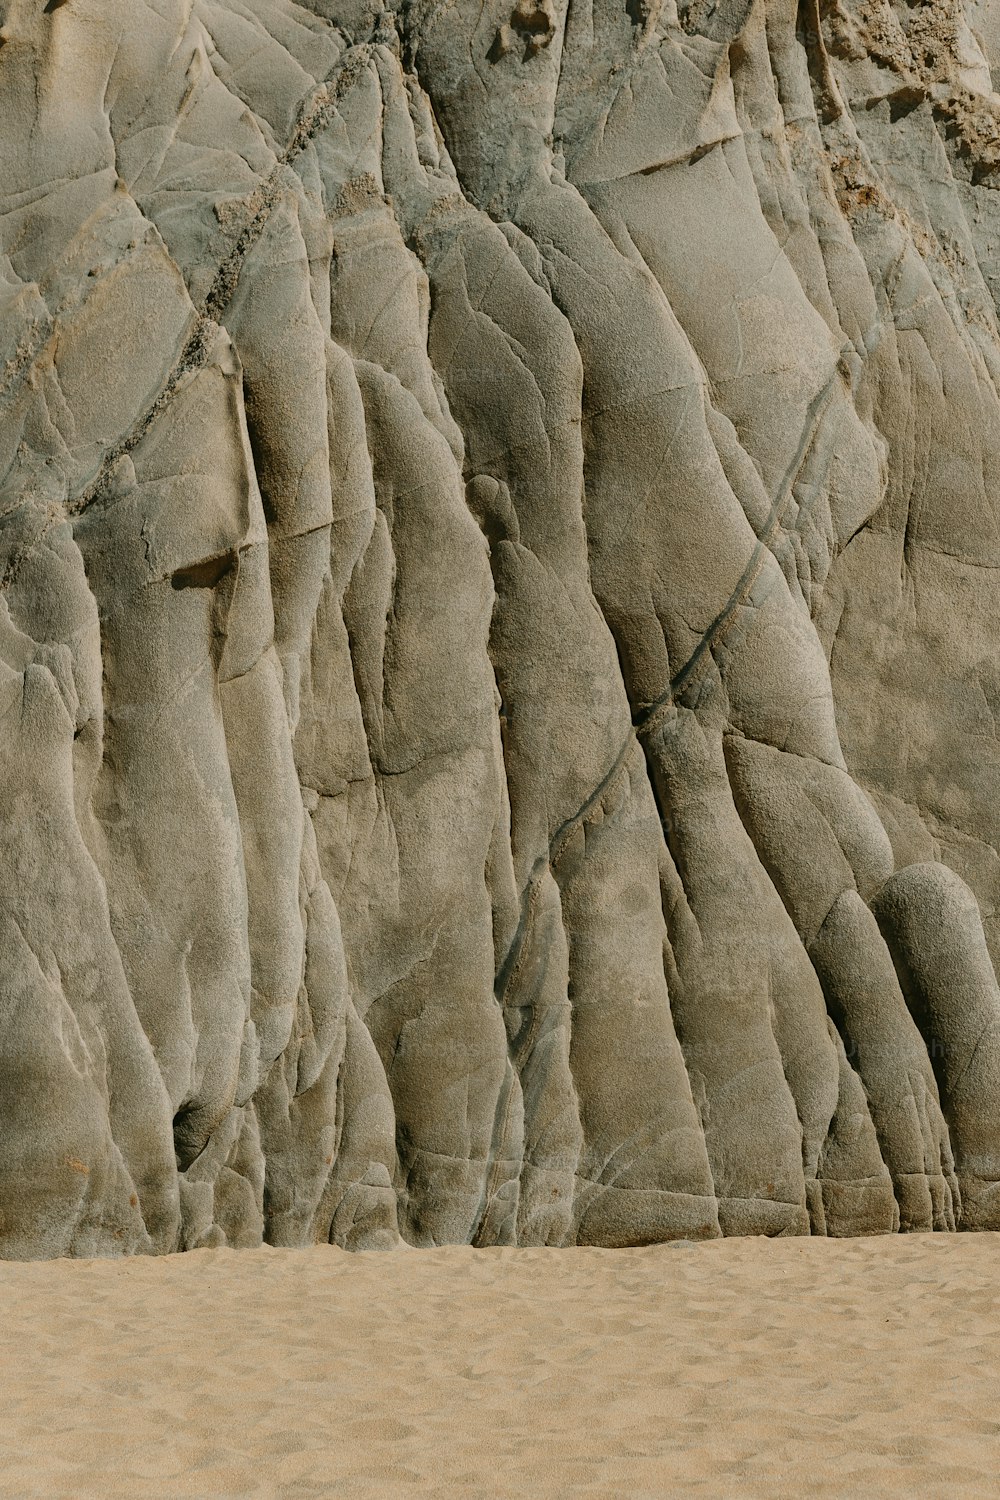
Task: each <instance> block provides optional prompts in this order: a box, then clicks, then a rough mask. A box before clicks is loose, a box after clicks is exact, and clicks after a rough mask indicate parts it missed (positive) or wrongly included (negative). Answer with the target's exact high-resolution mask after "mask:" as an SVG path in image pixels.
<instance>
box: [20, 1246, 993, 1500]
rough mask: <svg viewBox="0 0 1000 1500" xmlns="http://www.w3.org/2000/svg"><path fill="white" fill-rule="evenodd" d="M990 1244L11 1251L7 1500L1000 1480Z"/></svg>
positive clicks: (808, 1487) (972, 1491)
mask: <svg viewBox="0 0 1000 1500" xmlns="http://www.w3.org/2000/svg"><path fill="white" fill-rule="evenodd" d="M998 1273H1000V1235H959V1236H955V1237H945V1236H938V1235H934V1236H930V1235H924V1236H913V1237H907V1238H894V1239H877V1240H875V1239H872V1240H853V1241H843V1240H841V1241H823V1240H778V1241H774V1240H772V1241H768V1240H728V1241H725V1242H719V1243H714V1244H708V1245H699V1246H690V1247H679V1248H678V1247H665V1246H660V1247H655V1248H650V1249H643V1250H614V1251H602V1250H555V1251H553V1250H480V1251H473V1250H467V1249H464V1248H463V1249H457V1248H453V1249H446V1250H437V1251H432V1252H429V1251H422V1252H419V1253H417V1252H403V1251H400V1252H396V1253H392V1254H388V1255H356V1256H350V1255H347V1254H345V1253H343V1252H342V1251H339V1250H334V1249H328V1248H325V1247H324V1248H318V1249H315V1250H310V1251H285V1250H261V1251H239V1252H231V1251H220V1250H208V1251H198V1252H195V1253H193V1254H189V1255H184V1256H171V1257H169V1258H167V1259H161V1260H131V1261H76V1262H71V1261H62V1262H56V1263H49V1264H43V1263H34V1264H29V1265H15V1264H10V1263H7V1264H4V1265H0V1344H2V1371H3V1375H2V1387H0V1448H2V1455H0V1456H2V1469H0V1473H2V1477H0V1493H2V1495H3V1496H4V1497H7V1496H22V1495H23V1496H36V1495H37V1496H44V1497H45V1500H55V1497H59V1496H68V1497H74V1500H75V1497H77V1496H85V1495H86V1496H90V1495H95V1496H102V1497H107V1496H123V1497H124V1496H127V1497H129V1500H132V1497H138V1496H157V1497H167V1496H170V1497H173V1496H198V1497H206V1500H207V1497H211V1500H216V1497H220V1496H253V1497H260V1500H263V1497H271V1496H275V1497H277V1496H280V1497H282V1500H285V1497H298V1496H320V1495H322V1496H335V1497H338V1500H339V1497H342V1496H356V1495H357V1496H379V1497H382V1496H397V1495H398V1496H403V1495H413V1496H424V1495H447V1496H452V1495H454V1496H462V1497H472V1496H489V1497H492V1496H507V1495H510V1496H514V1495H516V1496H529V1497H549V1496H563V1495H572V1496H575V1495H594V1496H608V1497H614V1500H618V1497H621V1496H627V1497H633V1496H645V1495H649V1496H657V1497H659V1496H663V1495H682V1494H683V1495H692V1494H694V1495H709V1496H713V1497H716V1496H730V1495H732V1496H746V1495H762V1496H786V1495H787V1496H790V1497H795V1500H801V1497H813V1496H864V1497H868V1496H872V1495H883V1494H884V1495H900V1496H907V1497H908V1500H912V1497H915V1496H919V1497H920V1500H924V1497H928V1496H942V1497H944V1496H948V1497H952V1496H959V1495H963V1496H964V1495H973V1496H997V1495H1000V1339H998V1333H1000V1274H998Z"/></svg>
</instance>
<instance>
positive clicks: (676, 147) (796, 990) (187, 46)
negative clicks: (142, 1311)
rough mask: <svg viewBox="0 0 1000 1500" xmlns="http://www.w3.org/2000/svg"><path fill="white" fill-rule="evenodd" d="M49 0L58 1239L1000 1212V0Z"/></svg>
mask: <svg viewBox="0 0 1000 1500" xmlns="http://www.w3.org/2000/svg"><path fill="white" fill-rule="evenodd" d="M0 14H2V15H3V27H2V30H0V42H2V46H0V151H2V155H0V199H2V201H0V208H2V217H0V327H2V335H0V348H2V354H0V372H2V381H0V402H2V405H0V475H2V480H0V761H2V771H0V1252H2V1253H3V1254H5V1255H7V1256H25V1257H30V1256H46V1255H61V1254H75V1255H93V1254H108V1253H112V1254H116V1253H127V1252H133V1251H145V1252H149V1251H154V1252H155V1251H168V1250H173V1249H177V1248H187V1247H192V1246H197V1245H212V1244H221V1243H229V1244H231V1245H253V1244H257V1243H259V1242H260V1240H261V1239H262V1237H263V1238H264V1239H266V1240H269V1241H271V1242H272V1243H277V1244H282V1245H296V1244H304V1243H308V1242H311V1241H315V1240H327V1239H329V1240H332V1241H334V1242H336V1243H337V1244H341V1245H346V1246H351V1247H367V1246H383V1245H389V1244H391V1243H394V1242H395V1240H396V1237H397V1234H399V1235H402V1236H403V1237H404V1238H405V1239H406V1240H408V1241H409V1242H411V1243H413V1244H416V1245H429V1244H435V1243H441V1242H445V1241H459V1242H461V1241H471V1242H473V1243H475V1244H477V1245H489V1244H497V1243H504V1244H510V1243H515V1242H516V1243H521V1244H553V1245H559V1244H566V1243H572V1242H577V1243H585V1244H597V1245H626V1244H636V1243H643V1242H648V1241H655V1240H660V1239H667V1238H671V1237H676V1236H684V1237H687V1238H698V1237H705V1236H712V1235H717V1234H719V1233H720V1232H721V1233H723V1234H761V1233H763V1234H770V1235H773V1234H803V1233H810V1232H811V1233H814V1234H834V1235H845V1234H853V1233H861V1232H865V1233H873V1232H888V1231H892V1230H896V1229H910V1230H915V1229H925V1230H926V1229H931V1228H935V1229H950V1228H954V1227H961V1228H986V1227H989V1228H994V1229H996V1228H1000V990H998V986H997V981H996V978H995V975H994V965H995V963H996V960H997V958H998V956H1000V927H998V923H997V916H996V911H997V903H998V899H1000V796H998V792H1000V776H998V772H1000V746H998V719H997V716H998V713H1000V676H998V661H1000V608H998V603H997V597H996V592H995V585H996V578H997V572H998V569H1000V526H998V495H1000V473H998V455H1000V327H998V320H997V301H996V299H997V298H998V297H1000V193H998V192H997V188H998V187H1000V97H998V95H996V94H994V93H993V92H992V85H991V76H990V70H989V63H988V60H987V59H988V56H989V52H990V46H991V43H993V42H994V41H995V42H997V43H998V45H1000V11H998V10H997V9H996V7H995V6H994V7H993V8H992V9H991V7H990V3H989V0H986V3H978V0H977V3H973V4H970V5H968V6H967V8H966V9H965V10H964V11H963V9H962V6H961V4H960V3H958V0H927V3H920V4H916V5H913V6H911V5H908V4H906V3H904V0H896V3H894V4H889V3H888V0H830V3H827V0H822V3H821V4H820V5H818V6H817V5H816V4H815V3H811V0H802V3H801V5H800V6H799V7H798V9H796V6H795V5H794V4H789V3H785V0H746V3H745V0H720V3H717V4H709V3H707V0H693V3H692V4H690V6H687V7H686V8H675V6H674V3H673V0H516V3H514V4H513V5H512V0H485V3H483V0H476V3H473V0H403V3H402V4H401V5H400V6H399V8H398V9H396V10H395V11H391V12H383V13H380V14H377V15H376V14H374V13H373V12H371V11H370V10H369V9H367V8H366V5H365V0H314V3H313V4H312V5H311V7H306V6H304V5H298V4H294V3H292V0H144V3H140V0H48V3H47V4H44V3H43V0H4V3H2V4H0Z"/></svg>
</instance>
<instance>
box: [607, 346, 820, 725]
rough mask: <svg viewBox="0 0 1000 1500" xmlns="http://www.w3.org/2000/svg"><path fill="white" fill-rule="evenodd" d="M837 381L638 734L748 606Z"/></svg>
mask: <svg viewBox="0 0 1000 1500" xmlns="http://www.w3.org/2000/svg"><path fill="white" fill-rule="evenodd" d="M837 378H838V369H837V368H835V369H834V371H833V374H832V375H831V376H830V378H829V380H828V381H827V382H826V384H825V385H824V386H823V388H822V390H820V391H819V392H818V393H817V395H816V396H815V397H814V398H813V401H812V403H811V406H810V408H809V411H808V416H807V420H806V424H805V427H804V428H803V432H802V437H801V439H800V442H799V446H798V448H797V449H796V452H795V455H794V457H793V458H792V461H791V463H790V464H789V465H788V468H787V469H786V471H785V477H784V479H783V480H782V482H781V484H780V486H779V488H778V493H777V495H776V496H775V499H774V504H773V505H772V506H771V512H770V515H769V516H768V518H767V520H766V522H765V523H764V526H763V528H762V530H761V533H760V536H759V537H758V539H757V541H756V543H755V545H754V548H753V550H752V552H751V554H750V560H749V562H748V563H747V565H746V567H745V568H744V570H743V573H742V575H741V577H740V580H739V582H738V583H737V585H736V587H735V589H734V590H733V592H732V594H731V595H730V597H729V598H728V600H727V601H726V603H725V604H724V606H723V607H722V609H721V610H720V611H719V613H718V614H717V615H716V617H715V620H714V621H713V623H712V624H711V625H710V626H709V628H708V630H707V631H706V632H705V634H704V635H703V636H702V638H701V640H700V641H699V642H698V644H697V646H696V647H695V648H694V650H693V651H692V653H691V655H690V656H689V657H688V659H687V661H686V662H685V663H684V665H683V666H682V667H681V668H680V669H679V670H678V671H677V672H676V673H675V674H674V676H673V678H672V679H671V681H670V685H669V687H668V688H667V690H666V692H664V693H661V694H660V696H659V697H658V698H654V700H653V702H652V703H650V704H649V705H648V707H647V708H645V709H644V710H642V712H641V713H639V714H638V715H637V716H636V718H635V719H634V721H633V723H634V726H635V732H636V734H638V735H643V734H648V733H649V732H650V731H651V730H653V729H654V728H655V727H656V725H657V724H658V723H659V721H660V719H661V717H662V715H663V713H664V712H669V710H670V709H671V708H672V706H673V704H674V703H675V702H676V700H677V698H678V696H679V695H680V694H681V693H682V692H683V691H684V689H685V688H687V687H689V686H690V685H691V683H692V682H693V681H695V680H696V678H697V675H698V668H699V666H700V664H701V663H702V662H703V661H704V660H705V658H706V656H707V655H708V653H709V652H710V651H711V649H712V647H713V646H716V645H718V643H719V642H720V641H723V640H725V638H726V636H727V635H728V634H729V632H730V630H731V629H732V628H733V625H734V624H735V622H736V618H737V615H738V613H739V610H740V608H741V606H742V605H743V604H745V603H746V601H747V599H748V598H749V596H750V593H751V591H752V590H753V587H754V584H755V583H756V582H757V580H758V578H759V577H760V575H761V573H762V571H763V569H764V567H765V566H766V564H767V561H768V558H769V557H771V556H772V553H771V544H772V542H773V541H774V538H775V537H776V535H777V534H778V531H779V529H780V527H781V523H782V520H783V519H784V516H785V513H786V511H787V509H788V506H789V503H790V501H791V498H792V490H793V486H794V484H795V478H796V475H797V474H798V472H799V470H800V469H801V467H802V464H803V462H804V461H805V457H806V454H807V453H808V452H809V449H810V448H811V446H812V444H813V442H814V440H815V438H816V434H817V432H818V431H819V427H820V423H821V422H822V420H823V417H824V416H825V414H826V411H827V409H828V407H829V405H830V402H831V401H832V399H833V394H834V386H835V384H836V381H837Z"/></svg>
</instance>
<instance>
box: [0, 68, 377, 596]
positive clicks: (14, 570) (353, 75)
mask: <svg viewBox="0 0 1000 1500" xmlns="http://www.w3.org/2000/svg"><path fill="white" fill-rule="evenodd" d="M374 51H375V46H374V43H371V42H366V43H363V44H362V45H360V46H357V47H351V48H349V49H348V50H347V51H346V52H345V53H344V55H343V57H341V58H340V59H339V60H338V62H337V64H336V66H335V67H334V69H333V70H332V71H331V73H330V74H328V75H327V77H326V78H325V79H324V80H323V82H322V83H321V84H320V85H319V86H318V88H316V89H315V90H314V91H313V92H312V94H310V95H309V96H308V98H307V99H306V100H305V102H304V103H303V105H302V107H301V109H300V111H299V117H298V120H297V122H296V125H295V128H294V130H293V131H292V134H291V136H290V138H289V141H288V145H287V146H286V147H285V149H284V151H283V152H282V153H281V155H280V156H279V157H278V158H277V160H276V162H275V164H274V167H273V168H272V170H271V171H270V172H269V174H268V176H267V177H266V178H265V180H264V181H263V182H262V183H261V184H260V185H259V186H258V187H256V188H254V190H253V192H252V193H249V194H248V195H247V197H246V198H245V199H244V200H243V209H244V212H245V214H246V222H245V224H244V226H243V229H242V230H241V232H240V234H239V236H238V238H237V240H236V243H235V244H234V246H233V248H232V249H231V250H230V252H229V254H228V255H227V256H226V257H225V259H224V260H223V261H222V263H221V265H220V266H219V268H218V270H217V271H216V273H215V276H214V278H213V280H212V284H211V286H210V287H209V289H208V292H207V294H206V296H205V299H204V301H203V303H202V305H201V307H200V308H199V309H196V310H195V317H194V324H193V327H192V329H191V332H190V333H189V335H188V337H187V339H186V340H185V343H184V346H183V348H182V349H181V352H180V354H179V355H178V357H177V359H176V361H175V362H174V364H173V366H172V368H171V370H170V372H169V374H168V375H167V378H166V380H165V381H164V383H163V385H162V386H161V387H160V389H159V391H158V393H157V394H156V396H155V397H154V398H153V401H152V402H151V404H150V405H149V406H148V407H147V408H146V410H145V411H144V412H143V413H142V414H141V415H140V416H139V417H138V418H137V419H136V421H135V422H134V423H133V425H132V427H131V429H130V431H129V432H127V433H126V434H125V436H124V437H122V438H120V439H119V441H118V442H117V443H115V444H114V446H113V447H112V448H110V449H109V450H108V451H107V453H106V454H105V455H104V458H103V459H102V460H101V465H100V468H99V469H98V471H97V474H96V475H95V477H94V479H93V480H92V481H91V483H90V484H89V485H87V487H86V488H85V489H84V490H83V491H82V492H81V493H80V494H79V495H77V496H76V497H75V498H74V499H73V500H71V501H69V502H68V503H67V504H66V506H65V507H64V508H63V510H62V514H63V515H64V516H67V517H72V516H78V515H80V514H81V513H82V512H83V511H84V510H86V508H87V507H88V505H90V504H91V503H92V502H93V501H94V500H96V499H98V498H99V496H100V495H101V494H102V493H103V492H104V491H105V489H106V487H107V484H108V481H109V479H110V477H111V475H112V473H113V471H114V469H115V466H116V465H117V464H118V463H119V461H120V460H121V459H122V458H123V457H125V455H126V454H128V453H131V452H132V450H133V449H134V448H135V447H136V446H137V445H138V443H139V442H140V441H141V439H142V437H143V436H144V434H145V433H146V432H147V431H148V429H149V427H150V426H151V425H152V423H153V422H154V421H155V420H156V418H157V416H159V414H160V413H161V412H162V411H163V409H164V407H165V406H166V405H167V403H168V402H169V401H170V399H171V397H172V396H173V394H174V392H175V391H176V390H177V387H178V385H179V384H180V382H181V380H182V379H183V378H184V377H185V376H186V375H188V374H190V373H191V372H192V371H194V370H199V369H201V368H202V367H203V366H204V365H205V363H206V361H207V359H208V354H209V350H210V349H211V347H212V342H213V339H214V336H215V334H216V333H217V332H218V329H219V326H220V320H221V318H222V316H223V314H224V313H225V310H226V308H227V307H228V305H229V303H230V301H231V300H232V296H233V293H234V292H235V290H236V285H237V282H238V281H239V277H240V272H241V271H242V269H243V264H244V262H245V260H246V258H247V256H248V255H249V254H250V251H251V250H252V249H253V247H254V245H255V244H256V243H257V241H258V240H259V239H260V236H261V234H262V233H263V231H264V228H265V226H266V224H267V221H268V219H269V218H270V216H271V213H272V210H273V208H274V205H275V203H277V201H278V199H279V198H280V196H281V186H282V184H281V179H282V174H283V172H284V169H285V168H286V167H287V166H289V165H290V164H291V163H292V162H293V161H294V160H295V158H296V157H297V156H299V155H301V153H302V152H303V151H304V150H305V148H306V147H307V146H308V144H309V142H310V141H311V140H312V139H313V137H314V136H315V135H317V134H318V133H319V131H321V130H322V129H323V128H324V127H325V126H326V125H328V124H329V122H330V121H331V120H332V118H333V116H334V115H335V114H336V112H337V107H338V105H339V104H340V103H341V101H342V100H343V98H344V97H345V95H346V94H347V93H348V92H349V91H350V90H351V89H352V88H353V87H354V85H355V84H356V83H357V82H358V80H359V78H360V77H361V74H362V73H363V72H364V70H365V68H366V67H367V66H368V63H369V62H370V61H371V58H372V56H373V55H374ZM54 519H55V518H50V520H49V522H48V523H47V524H46V526H45V527H44V528H43V532H42V536H44V535H45V533H46V532H47V531H48V530H49V529H50V528H51V525H52V523H53V520H54ZM41 540H42V537H41V536H40V537H37V538H36V539H35V541H34V542H33V543H31V544H30V545H29V546H28V547H26V548H23V549H18V551H17V552H16V553H15V555H14V556H13V557H12V558H11V560H10V562H9V563H8V565H7V568H6V570H5V572H4V574H3V576H2V577H0V591H2V590H3V589H6V588H9V587H10V585H11V584H12V583H13V582H14V581H15V579H16V578H17V575H18V573H19V571H20V569H21V567H22V565H23V563H24V561H25V560H26V558H27V557H28V556H30V554H31V553H32V552H33V551H34V550H35V548H36V547H37V546H38V545H39V544H40V542H41Z"/></svg>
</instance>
